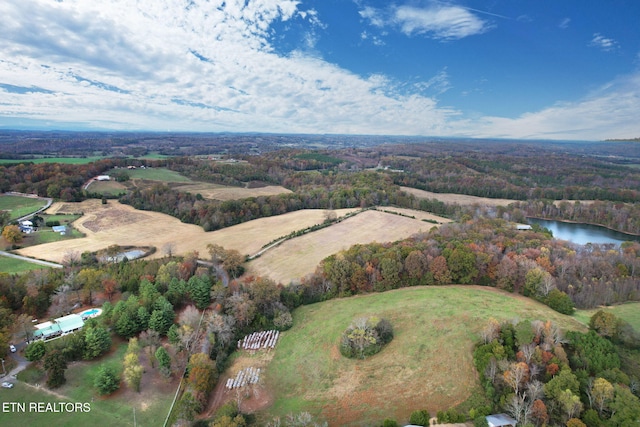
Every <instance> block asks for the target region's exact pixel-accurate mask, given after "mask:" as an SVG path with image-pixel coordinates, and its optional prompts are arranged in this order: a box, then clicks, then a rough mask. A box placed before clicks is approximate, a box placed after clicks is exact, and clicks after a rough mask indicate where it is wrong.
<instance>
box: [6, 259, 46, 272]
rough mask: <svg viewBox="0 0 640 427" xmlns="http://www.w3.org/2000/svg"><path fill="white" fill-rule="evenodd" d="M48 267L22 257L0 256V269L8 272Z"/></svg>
mask: <svg viewBox="0 0 640 427" xmlns="http://www.w3.org/2000/svg"><path fill="white" fill-rule="evenodd" d="M43 268H48V267H45V266H43V265H40V264H35V263H32V262H28V261H23V260H21V259H15V258H9V257H6V256H0V271H1V272H3V273H8V274H17V273H24V272H27V271H31V270H42V269H43Z"/></svg>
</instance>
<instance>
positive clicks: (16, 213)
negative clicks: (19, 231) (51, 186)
mask: <svg viewBox="0 0 640 427" xmlns="http://www.w3.org/2000/svg"><path fill="white" fill-rule="evenodd" d="M46 204H47V202H46V201H45V200H44V199H39V198H36V197H23V196H13V195H7V194H3V195H0V211H9V215H10V218H11V219H12V220H14V219H17V218H20V217H22V216H24V215H28V214H30V213H32V212H35V211H37V210H38V209H40V208H42V207H44V206H45V205H46Z"/></svg>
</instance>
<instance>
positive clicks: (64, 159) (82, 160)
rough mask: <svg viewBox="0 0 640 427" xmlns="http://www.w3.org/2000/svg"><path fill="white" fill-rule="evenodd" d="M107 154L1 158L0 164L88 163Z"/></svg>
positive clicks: (103, 157)
mask: <svg viewBox="0 0 640 427" xmlns="http://www.w3.org/2000/svg"><path fill="white" fill-rule="evenodd" d="M106 158H107V157H105V156H89V157H38V158H35V159H20V160H16V159H0V164H8V163H34V164H39V163H64V164H68V165H86V164H88V163H91V162H95V161H98V160H102V159H106Z"/></svg>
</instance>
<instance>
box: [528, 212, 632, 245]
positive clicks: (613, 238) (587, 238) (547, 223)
mask: <svg viewBox="0 0 640 427" xmlns="http://www.w3.org/2000/svg"><path fill="white" fill-rule="evenodd" d="M527 221H528V222H529V224H538V225H540V226H542V227H545V228H548V229H549V230H551V232H552V233H553V237H555V238H556V239H560V240H568V241H570V242H573V243H577V244H579V245H586V244H587V243H598V244H604V243H613V244H616V245H619V244H620V243H622V242H626V241H629V240H632V241H636V242H640V237H639V236H632V235H629V234H624V233H620V232H618V231H613V230H609V229H607V228H604V227H600V226H597V225H591V224H580V223H574V222H562V221H552V220H547V219H537V218H527Z"/></svg>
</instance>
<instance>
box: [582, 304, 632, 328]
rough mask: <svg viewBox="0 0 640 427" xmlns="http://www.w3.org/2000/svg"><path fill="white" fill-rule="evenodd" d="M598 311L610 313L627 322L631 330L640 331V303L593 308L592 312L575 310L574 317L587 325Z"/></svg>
mask: <svg viewBox="0 0 640 427" xmlns="http://www.w3.org/2000/svg"><path fill="white" fill-rule="evenodd" d="M598 310H605V311H610V312H611V313H613V314H614V315H616V316H617V317H619V318H621V319H623V320H626V321H627V322H629V324H630V325H631V326H633V329H635V330H636V331H640V302H628V303H626V304H621V305H613V306H610V307H603V308H595V309H592V310H576V314H575V315H574V317H575V318H576V319H578V320H579V321H581V322H582V323H584V324H585V325H588V324H589V319H591V316H593V315H594V314H595V313H596V312H597V311H598Z"/></svg>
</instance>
